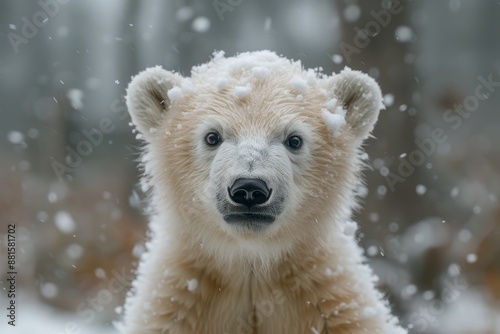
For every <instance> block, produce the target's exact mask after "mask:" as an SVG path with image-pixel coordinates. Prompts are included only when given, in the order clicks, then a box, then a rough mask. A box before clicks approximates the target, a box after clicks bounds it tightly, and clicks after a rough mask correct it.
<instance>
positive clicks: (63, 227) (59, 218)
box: [54, 211, 76, 234]
mask: <svg viewBox="0 0 500 334" xmlns="http://www.w3.org/2000/svg"><path fill="white" fill-rule="evenodd" d="M54 223H55V224H56V227H57V229H58V230H59V231H61V232H62V233H64V234H70V233H73V232H74V231H75V230H76V223H75V221H74V220H73V217H71V215H70V214H69V212H67V211H59V212H57V213H56V214H55V216H54Z"/></svg>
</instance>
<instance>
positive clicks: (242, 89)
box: [234, 85, 252, 99]
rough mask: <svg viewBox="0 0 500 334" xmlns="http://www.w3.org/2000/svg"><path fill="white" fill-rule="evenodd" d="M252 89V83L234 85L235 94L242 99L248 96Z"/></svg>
mask: <svg viewBox="0 0 500 334" xmlns="http://www.w3.org/2000/svg"><path fill="white" fill-rule="evenodd" d="M251 90H252V87H250V85H246V86H236V87H234V95H235V96H236V97H237V98H239V99H242V98H244V97H245V96H247V95H248V94H250V91H251Z"/></svg>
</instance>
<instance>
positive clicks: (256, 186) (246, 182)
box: [228, 179, 271, 206]
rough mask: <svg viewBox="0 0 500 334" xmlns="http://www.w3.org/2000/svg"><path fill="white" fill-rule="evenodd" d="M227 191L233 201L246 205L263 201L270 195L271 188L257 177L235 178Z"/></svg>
mask: <svg viewBox="0 0 500 334" xmlns="http://www.w3.org/2000/svg"><path fill="white" fill-rule="evenodd" d="M228 191H229V197H231V199H232V200H233V201H234V202H236V203H238V204H243V205H246V206H252V205H257V204H262V203H265V202H266V201H267V200H268V199H269V197H270V196H271V190H270V189H267V185H266V183H265V182H264V181H262V180H259V179H237V180H236V181H235V182H234V183H233V185H232V186H231V187H230V188H229V189H228Z"/></svg>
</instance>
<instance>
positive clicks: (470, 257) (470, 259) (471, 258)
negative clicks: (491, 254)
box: [466, 253, 477, 263]
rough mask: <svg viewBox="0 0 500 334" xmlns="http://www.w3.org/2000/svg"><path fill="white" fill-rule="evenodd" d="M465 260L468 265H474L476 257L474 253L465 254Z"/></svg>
mask: <svg viewBox="0 0 500 334" xmlns="http://www.w3.org/2000/svg"><path fill="white" fill-rule="evenodd" d="M466 260H467V262H468V263H475V262H476V261H477V255H476V254H474V253H470V254H467V257H466Z"/></svg>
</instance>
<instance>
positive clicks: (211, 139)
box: [205, 132, 222, 147]
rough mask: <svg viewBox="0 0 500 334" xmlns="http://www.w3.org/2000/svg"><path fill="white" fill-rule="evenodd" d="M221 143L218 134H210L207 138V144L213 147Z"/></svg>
mask: <svg viewBox="0 0 500 334" xmlns="http://www.w3.org/2000/svg"><path fill="white" fill-rule="evenodd" d="M221 141H222V140H221V137H220V135H219V134H218V133H217V132H210V133H209V134H207V135H206V136H205V143H206V144H207V145H208V146H211V147H215V146H217V145H219V144H220V142H221Z"/></svg>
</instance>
